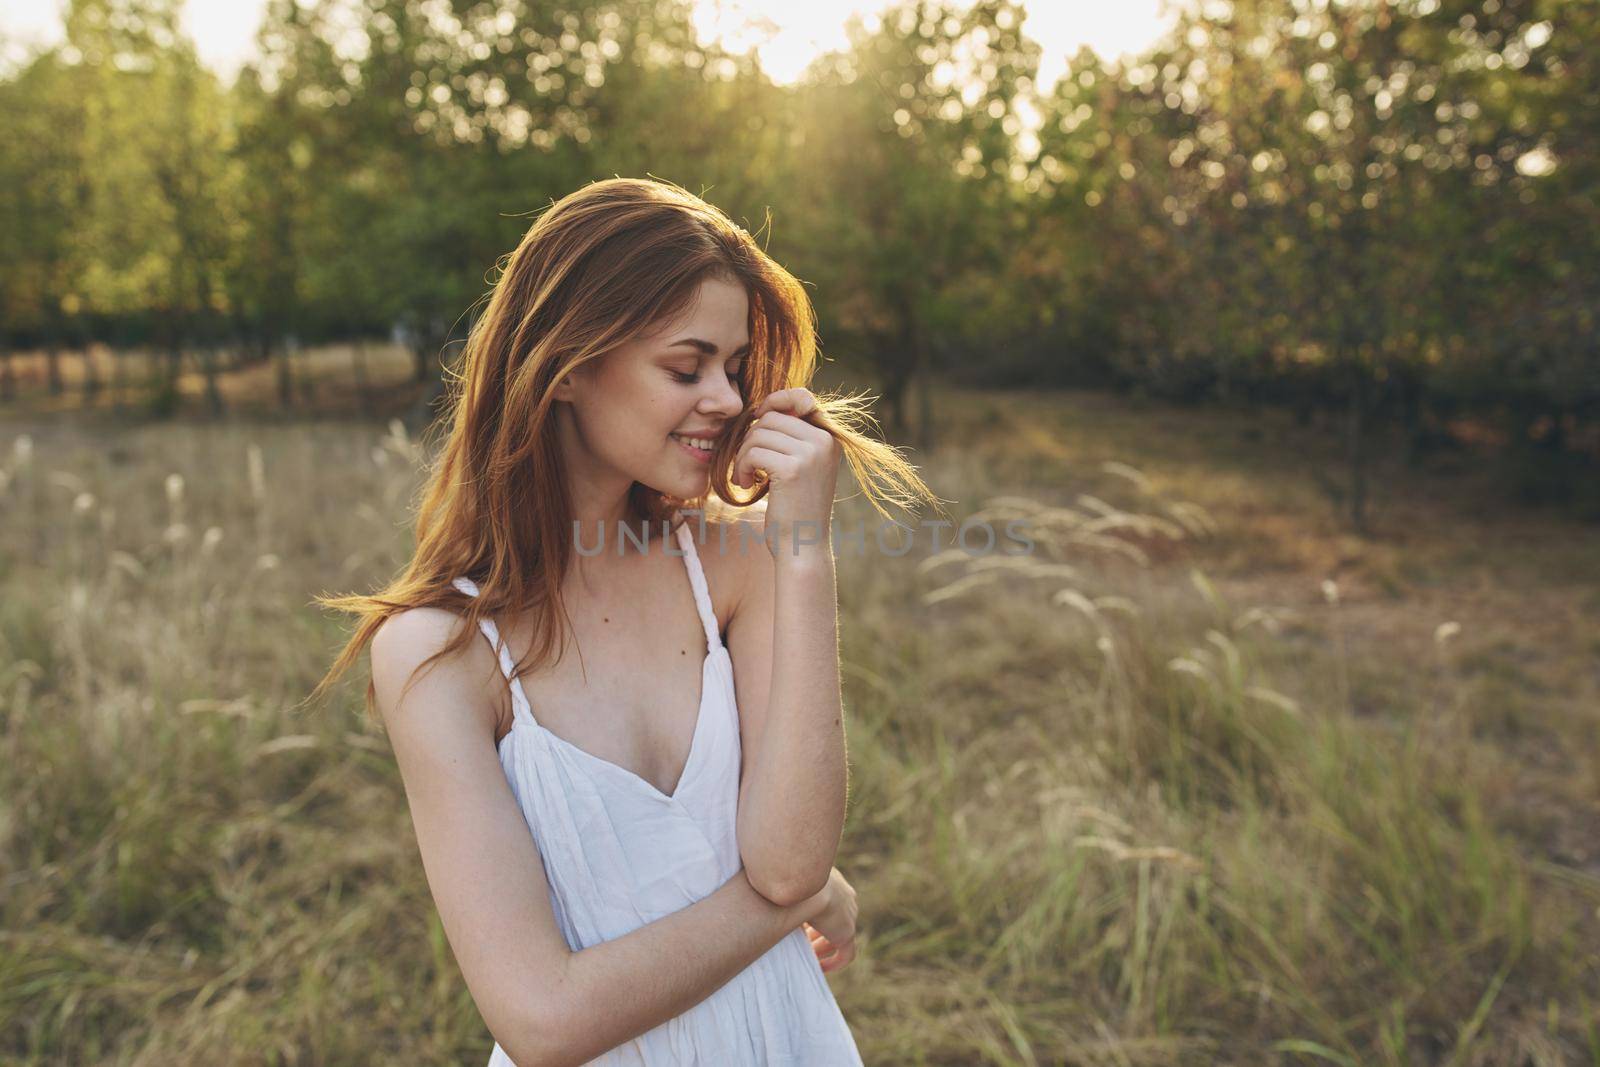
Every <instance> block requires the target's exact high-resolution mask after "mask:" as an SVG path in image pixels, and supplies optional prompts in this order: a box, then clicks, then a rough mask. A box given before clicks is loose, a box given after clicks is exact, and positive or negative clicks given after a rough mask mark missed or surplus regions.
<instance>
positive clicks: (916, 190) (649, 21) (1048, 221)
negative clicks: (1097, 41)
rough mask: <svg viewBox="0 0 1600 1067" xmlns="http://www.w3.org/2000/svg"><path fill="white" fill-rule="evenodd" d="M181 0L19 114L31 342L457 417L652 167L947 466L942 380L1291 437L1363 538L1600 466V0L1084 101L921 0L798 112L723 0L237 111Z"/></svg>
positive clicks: (828, 67)
mask: <svg viewBox="0 0 1600 1067" xmlns="http://www.w3.org/2000/svg"><path fill="white" fill-rule="evenodd" d="M178 6H179V5H177V4H175V3H174V2H173V0H73V2H72V3H71V4H70V5H69V6H68V9H67V12H66V16H67V17H66V40H65V42H64V43H63V44H62V45H61V46H60V47H57V48H53V49H49V50H47V51H44V52H41V53H39V54H37V55H35V56H32V57H30V58H29V59H28V60H27V61H26V62H24V63H22V64H21V65H20V66H18V67H17V68H16V69H15V70H14V71H13V72H12V73H11V74H10V75H9V76H8V77H6V78H5V79H4V80H0V105H3V106H0V136H3V137H4V139H5V142H6V143H7V144H8V145H9V146H13V148H12V151H10V152H8V153H7V155H6V157H5V158H4V159H3V160H0V177H3V178H4V182H3V187H4V188H5V189H6V194H5V195H4V196H3V197H0V251H3V252H4V255H0V332H3V334H4V337H3V338H0V345H3V346H9V347H11V348H19V347H20V348H30V347H39V346H44V347H51V346H55V347H66V348H74V347H77V346H81V345H82V344H83V343H85V342H87V341H90V340H99V341H104V342H106V343H108V344H111V345H113V346H116V347H119V348H121V347H125V346H129V345H138V346H141V347H150V348H155V349H158V350H171V349H174V348H185V349H187V348H190V347H193V346H197V345H201V346H203V345H212V344H221V345H224V346H225V347H229V348H232V349H237V350H243V351H248V352H251V353H255V354H256V355H257V357H258V358H259V357H266V356H268V355H271V354H272V353H274V352H279V353H283V352H288V351H292V350H295V349H296V348H297V346H300V345H304V344H306V343H310V342H313V341H316V340H327V339H345V338H351V337H373V336H380V335H385V334H389V333H390V332H391V330H395V329H398V330H399V331H400V335H401V336H403V337H404V338H405V340H406V342H407V343H408V344H409V345H410V346H411V347H412V349H413V351H414V357H415V367H416V375H417V377H418V380H419V381H423V382H428V381H436V380H437V378H438V376H439V373H440V370H439V362H440V358H441V353H442V351H443V349H444V346H445V345H446V344H447V343H448V341H449V340H450V339H451V338H454V337H460V336H462V334H463V331H464V330H465V328H466V325H467V323H468V322H469V321H470V318H471V315H472V313H473V309H474V307H475V306H476V302H477V301H478V300H479V298H480V297H482V296H483V295H484V293H485V291H486V289H487V286H488V283H489V281H490V280H491V278H492V275H493V267H494V265H495V263H496V261H497V260H498V259H499V257H501V256H503V255H504V254H505V253H506V252H507V251H508V250H509V248H510V247H511V246H512V245H514V243H515V242H516V240H517V239H518V237H519V236H520V234H521V233H522V232H523V231H524V230H525V229H526V227H527V226H528V225H529V224H530V221H531V218H532V216H533V215H534V214H536V213H537V212H538V211H539V210H540V209H541V208H543V207H544V206H546V205H547V204H548V203H549V202H550V201H551V200H552V199H554V198H558V197H560V196H562V195H563V194H565V193H566V192H568V191H570V190H572V189H574V188H576V187H577V186H579V185H581V184H582V183H584V182H586V181H590V180H594V179H597V178H602V177H606V176H609V175H611V174H629V175H641V174H650V173H653V174H656V175H659V176H661V177H664V178H668V179H671V180H673V181H675V182H678V183H680V184H682V185H684V186H686V187H688V188H691V189H692V190H694V191H697V192H704V193H705V195H707V196H709V197H711V198H712V199H714V200H715V201H717V202H718V203H719V204H720V205H721V206H723V207H724V208H725V209H727V210H728V211H729V213H730V214H732V215H733V216H734V217H735V218H738V219H742V220H745V221H746V223H747V225H748V226H749V228H751V229H752V230H757V229H765V230H766V233H767V238H768V244H769V248H770V250H771V251H772V252H773V253H774V254H775V255H776V256H778V257H779V258H780V259H781V260H783V261H784V262H785V263H786V264H787V265H789V266H790V267H792V268H793V269H794V270H795V271H796V272H797V273H798V274H799V275H800V276H802V277H803V278H805V279H806V281H807V282H808V283H809V284H811V285H813V286H814V293H815V297H816V300H817V303H818V304H819V310H820V312H821V321H822V324H823V326H822V329H823V340H824V346H825V351H826V354H827V357H828V358H829V359H832V360H834V361H835V362H837V363H839V364H840V365H842V366H847V367H848V368H850V370H851V371H852V373H854V374H856V375H857V376H869V377H871V378H872V379H875V382H876V384H877V385H878V386H879V387H880V388H881V395H882V397H883V400H884V403H885V406H886V408H887V416H888V418H887V423H888V425H889V427H890V429H891V430H892V431H894V432H895V433H897V434H903V433H905V432H906V431H907V430H908V429H909V428H910V427H911V426H912V424H913V423H917V424H918V427H917V428H918V431H919V443H921V444H923V445H927V444H928V443H930V440H929V434H930V432H931V428H932V423H933V422H934V421H936V417H935V416H934V414H933V412H932V410H931V406H930V404H931V402H930V400H929V396H930V393H929V391H928V390H927V389H926V388H923V389H920V390H918V389H916V388H915V387H916V386H918V385H919V384H920V385H924V386H925V385H926V384H927V382H928V379H929V378H930V377H932V376H934V375H942V376H948V377H950V378H953V379H954V380H956V381H958V382H966V383H971V384H984V385H997V384H1013V385H1043V386H1070V385H1085V384H1092V385H1114V386H1118V387H1121V388H1126V389H1128V390H1131V391H1135V392H1138V393H1141V394H1144V395H1160V396H1166V397H1171V398H1177V399H1183V400H1190V401H1196V402H1198V401H1209V400H1222V401H1226V402H1242V403H1278V404H1286V405H1290V406H1292V407H1294V408H1295V409H1296V410H1297V411H1299V412H1301V413H1302V414H1303V415H1304V416H1305V417H1306V418H1312V417H1315V416H1316V415H1318V414H1326V415H1327V416H1329V417H1331V418H1337V419H1338V420H1339V423H1340V425H1341V427H1342V428H1343V430H1344V432H1345V433H1346V434H1347V436H1348V438H1349V441H1350V444H1349V447H1348V449H1347V455H1346V456H1345V457H1344V459H1343V463H1344V465H1345V466H1346V467H1347V475H1346V477H1345V479H1344V484H1343V485H1342V486H1341V487H1339V488H1338V489H1337V490H1336V495H1337V497H1338V498H1339V499H1340V500H1342V501H1343V502H1344V503H1345V504H1346V506H1347V507H1348V508H1349V510H1350V511H1351V513H1352V516H1353V517H1354V518H1355V519H1356V520H1357V521H1358V522H1359V521H1361V517H1362V513H1363V508H1364V500H1365V497H1366V496H1367V488H1366V484H1365V483H1366V478H1367V476H1368V471H1369V468H1370V467H1371V466H1372V464H1371V458H1372V455H1373V453H1374V452H1376V451H1378V450H1380V449H1382V448H1384V447H1387V444H1386V443H1385V442H1386V441H1387V437H1386V435H1385V432H1384V431H1386V430H1387V429H1388V428H1391V427H1392V428H1394V429H1396V430H1398V440H1399V442H1400V447H1401V448H1402V449H1403V450H1404V451H1405V452H1406V454H1407V455H1408V456H1411V457H1412V458H1414V459H1420V458H1421V457H1422V455H1423V454H1424V453H1426V452H1427V451H1430V450H1434V449H1437V448H1439V447H1441V446H1446V445H1449V444H1450V443H1451V442H1452V441H1454V440H1455V439H1457V438H1462V439H1468V438H1470V439H1476V440H1489V441H1494V442H1496V443H1497V445H1499V446H1510V447H1511V448H1512V450H1513V451H1515V450H1516V449H1517V448H1519V447H1520V446H1522V445H1524V444H1531V445H1532V446H1534V451H1533V452H1530V453H1528V455H1532V456H1537V455H1541V454H1548V453H1542V452H1540V451H1539V449H1540V448H1542V447H1543V446H1544V445H1546V444H1549V445H1551V446H1552V447H1553V448H1554V449H1555V450H1556V451H1562V452H1567V453H1570V454H1575V455H1578V456H1583V457H1587V458H1588V459H1590V460H1591V461H1592V459H1593V457H1594V455H1595V449H1596V447H1597V446H1596V439H1597V435H1600V426H1597V423H1600V418H1597V416H1600V332H1597V323H1600V280H1597V279H1600V215H1597V213H1596V212H1595V210H1594V204H1595V203H1596V202H1597V201H1600V117H1597V116H1600V108H1596V107H1595V106H1594V100H1595V98H1596V95H1597V93H1600V59H1597V56H1600V53H1597V52H1596V51H1595V49H1594V48H1593V47H1592V43H1593V42H1594V41H1595V40H1597V39H1600V8H1597V7H1596V5H1594V4H1593V3H1592V2H1589V0H1359V2H1353V3H1343V4H1308V3H1301V2H1297V0H1233V2H1229V3H1217V2H1213V0H1204V2H1202V0H1194V2H1191V3H1187V4H1183V5H1180V7H1179V11H1178V18H1177V20H1176V23H1175V26H1174V28H1173V29H1172V31H1171V32H1170V33H1169V34H1168V35H1167V36H1166V37H1165V38H1163V39H1162V40H1159V41H1157V42H1155V43H1154V44H1152V45H1151V46H1150V47H1149V48H1148V49H1147V50H1146V51H1145V53H1144V54H1142V55H1138V56H1133V57H1129V58H1126V59H1124V60H1107V59H1104V58H1102V57H1099V56H1097V55H1095V54H1094V53H1093V52H1092V51H1089V50H1088V49H1084V50H1082V51H1080V53H1079V54H1078V55H1076V56H1074V57H1072V59H1071V62H1070V64H1069V68H1068V70H1067V72H1066V74H1065V76H1064V77H1062V78H1061V79H1060V80H1059V81H1058V82H1057V83H1056V84H1055V85H1053V86H1048V87H1046V86H1041V85H1038V84H1036V78H1037V71H1038V66H1039V59H1040V54H1039V46H1038V45H1037V43H1035V42H1034V41H1033V40H1031V39H1030V38H1029V36H1028V34H1027V32H1026V28H1027V27H1026V21H1025V16H1026V11H1025V8H1024V6H1023V5H1021V4H1019V3H1017V2H1016V0H981V2H978V3H974V4H970V5H966V4H963V5H959V6H958V5H955V4H953V3H947V2H944V0H900V2H899V3H897V4H895V5H892V6H890V7H889V8H887V9H885V10H884V11H883V12H881V13H880V14H878V15H875V16H873V17H871V18H868V19H865V20H858V21H857V22H856V23H855V25H854V26H853V28H852V31H851V36H850V40H849V43H848V45H847V46H846V47H845V48H844V49H843V50H841V51H839V52H837V53H832V54H828V55H825V56H822V57H819V58H818V59H817V60H816V61H815V62H813V64H812V65H811V67H810V68H809V69H808V70H807V71H806V72H805V74H804V76H803V77H802V78H801V79H800V80H799V81H798V82H797V83H796V84H793V85H775V84H773V83H772V81H771V80H770V79H769V78H768V77H767V75H766V74H765V73H764V72H763V71H762V70H761V69H760V67H759V65H758V64H757V62H756V60H755V59H754V58H752V57H751V56H748V55H730V54H727V53H725V52H724V51H723V50H722V49H721V48H719V47H718V46H716V45H702V44H700V43H699V42H698V40H697V38H696V33H695V30H694V26H693V22H692V20H691V9H690V6H689V4H688V3H687V0H623V2H621V3H611V2H608V3H598V2H592V0H579V2H577V3H571V4H562V5H553V4H550V3H545V2H532V3H515V4H513V3H509V2H506V0H495V2H488V0H485V2H479V3H470V4H468V3H462V4H454V5H439V4H432V3H425V2H423V0H357V2H355V3H350V2H347V0H314V2H305V0H300V2H296V0H273V2H272V3H270V4H269V5H268V7H267V11H266V18H265V23H264V25H263V27H262V30H261V34H260V38H259V42H258V43H259V53H260V55H259V57H258V58H257V59H256V60H255V61H254V62H252V63H251V64H250V65H248V66H246V67H245V69H244V70H243V72H242V74H241V75H240V77H239V78H238V80H237V82H236V83H235V84H233V85H232V86H231V87H229V86H224V85H222V84H221V83H220V82H219V81H218V80H217V78H216V77H215V76H214V75H213V74H212V73H211V72H209V71H208V70H206V69H205V68H203V67H202V66H201V65H200V64H199V63H198V61H197V60H196V57H195V54H194V50H193V48H192V46H191V44H190V43H189V42H188V41H187V40H185V39H184V38H183V36H182V34H181V32H180V29H179V26H178V20H177V15H176V12H177V10H178ZM352 30H353V31H354V32H353V33H352ZM1033 116H1036V119H1035V118H1033ZM1025 120H1029V121H1025ZM284 358H285V361H287V357H284ZM57 388H59V385H57ZM280 394H281V399H282V403H284V404H285V405H291V404H292V403H294V400H295V397H296V395H297V393H296V387H295V384H294V381H293V373H292V371H290V370H287V369H286V370H285V371H284V372H283V373H282V375H281V376H280ZM914 409H915V414H916V417H915V418H913V417H912V414H913V411H914ZM1516 469H1517V464H1516V463H1513V464H1510V465H1509V466H1508V467H1507V470H1508V471H1509V472H1515V470H1516ZM1570 471H1571V467H1569V465H1568V464H1566V463H1562V462H1551V463H1550V464H1548V465H1545V466H1543V467H1542V468H1541V469H1540V470H1539V471H1537V472H1534V473H1533V474H1532V476H1522V475H1516V474H1514V473H1513V480H1514V482H1515V484H1518V485H1522V486H1537V484H1538V483H1540V482H1541V481H1544V482H1551V483H1558V484H1554V485H1553V486H1552V487H1551V488H1550V489H1542V488H1541V489H1537V490H1536V492H1537V493H1538V495H1539V496H1540V497H1541V498H1542V499H1554V500H1568V499H1570V495H1569V494H1568V493H1565V492H1563V491H1562V485H1570V483H1571V482H1572V480H1573V477H1572V474H1571V473H1570ZM1577 506H1580V507H1581V506H1583V505H1582V502H1581V501H1578V502H1577Z"/></svg>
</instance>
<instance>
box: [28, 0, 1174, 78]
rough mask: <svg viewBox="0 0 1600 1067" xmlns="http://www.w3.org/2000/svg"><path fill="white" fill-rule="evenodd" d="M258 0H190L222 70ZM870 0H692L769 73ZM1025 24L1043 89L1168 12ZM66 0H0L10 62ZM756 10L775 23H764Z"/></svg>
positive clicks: (1135, 41) (1119, 1)
mask: <svg viewBox="0 0 1600 1067" xmlns="http://www.w3.org/2000/svg"><path fill="white" fill-rule="evenodd" d="M264 6H265V2H264V0H188V3H187V4H186V5H185V7H184V26H185V29H186V30H187V31H188V33H189V35H190V36H191V37H192V38H193V39H194V41H195V45H196V46H197V47H198V48H199V50H200V56H201V58H202V59H203V60H204V61H205V62H206V63H207V64H208V65H209V66H210V67H211V68H212V69H214V70H216V71H218V72H219V73H221V74H222V75H223V76H224V77H225V78H227V79H228V80H230V81H231V80H232V78H233V75H234V74H235V73H236V72H237V71H238V69H239V67H240V65H241V64H242V63H244V61H245V60H246V59H248V58H249V57H250V55H251V53H252V52H253V51H254V47H255V35H256V28H257V27H258V26H259V25H260V24H261V12H262V9H263V7H264ZM882 6H883V5H882V4H878V3H873V2H872V0H809V2H808V3H805V4H797V3H793V2H792V0H698V10H697V13H696V19H695V21H696V25H697V26H698V27H699V30H700V33H701V38H702V40H710V39H713V38H716V37H721V39H722V40H723V42H724V44H725V46H726V47H728V48H729V49H731V50H733V51H736V52H743V51H746V50H748V49H749V48H750V47H752V46H754V47H756V48H757V51H758V53H759V54H760V56H761V66H762V68H763V69H764V70H766V71H767V72H768V74H769V75H770V76H771V77H772V78H773V80H774V81H778V82H785V81H792V80H794V79H795V78H796V77H798V76H799V74H800V71H801V70H802V69H803V68H804V67H805V65H806V64H807V63H808V62H810V60H811V59H812V58H813V57H814V56H817V55H820V54H821V53H823V52H826V51H829V50H832V49H838V48H843V47H844V46H845V44H846V41H845V34H844V24H845V20H846V19H847V18H848V17H849V16H850V15H851V14H852V13H855V12H862V13H865V12H869V11H877V10H881V8H882ZM1029 6H1030V8H1031V9H1034V10H1030V12H1029V14H1028V16H1027V19H1026V21H1025V22H1024V24H1023V27H1022V28H1023V31H1024V32H1025V33H1027V35H1028V36H1029V37H1031V38H1032V39H1034V40H1035V41H1038V42H1039V43H1040V44H1041V45H1042V46H1043V48H1044V54H1043V57H1042V59H1041V61H1040V69H1039V81H1040V83H1041V85H1040V87H1041V88H1042V89H1045V90H1048V89H1049V87H1050V86H1051V85H1053V84H1054V83H1055V80H1056V78H1057V77H1059V76H1060V74H1061V71H1062V68H1063V67H1064V66H1065V63H1066V59H1067V57H1068V56H1070V55H1071V54H1072V53H1074V52H1076V51H1077V50H1078V47H1079V46H1080V45H1083V44H1087V45H1089V47H1091V48H1093V49H1094V50H1095V51H1096V52H1097V53H1098V54H1100V55H1101V56H1104V57H1107V58H1110V57H1113V56H1117V55H1121V54H1125V53H1131V52H1137V51H1139V50H1141V49H1142V48H1143V47H1144V46H1145V45H1147V44H1149V43H1150V42H1151V41H1153V40H1154V39H1155V38H1156V36H1157V34H1158V33H1159V32H1160V31H1161V29H1162V28H1163V27H1164V26H1165V25H1166V24H1167V23H1168V22H1169V21H1170V16H1169V15H1168V14H1167V13H1166V7H1167V5H1166V4H1165V3H1163V2H1162V0H1034V2H1033V3H1032V4H1030V5H1029ZM64 7H65V4H64V2H62V0H55V2H51V0H0V49H3V54H4V58H5V60H6V62H7V64H8V65H9V64H11V63H14V62H16V60H17V59H19V58H21V54H22V52H23V50H24V48H25V47H26V46H27V45H29V44H34V43H40V44H42V43H47V42H52V41H56V40H59V39H60V37H61V14H60V12H61V10H62V9H63V8H64ZM762 20H770V21H771V23H775V24H777V25H775V26H771V27H769V28H770V29H776V31H777V32H776V33H771V32H768V29H764V28H763V21H762Z"/></svg>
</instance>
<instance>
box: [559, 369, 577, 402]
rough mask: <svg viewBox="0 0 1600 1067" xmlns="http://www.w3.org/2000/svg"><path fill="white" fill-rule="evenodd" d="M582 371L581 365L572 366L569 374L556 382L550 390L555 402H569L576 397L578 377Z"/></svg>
mask: <svg viewBox="0 0 1600 1067" xmlns="http://www.w3.org/2000/svg"><path fill="white" fill-rule="evenodd" d="M583 372H584V368H583V367H574V368H573V370H572V372H571V373H570V374H567V375H566V376H565V377H563V378H562V379H561V380H560V381H558V382H556V385H555V388H554V389H553V390H552V395H554V397H555V400H556V403H558V404H563V403H565V404H570V403H572V402H573V401H574V400H576V399H577V398H578V379H579V378H581V377H582V376H583Z"/></svg>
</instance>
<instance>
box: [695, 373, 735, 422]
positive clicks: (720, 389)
mask: <svg viewBox="0 0 1600 1067" xmlns="http://www.w3.org/2000/svg"><path fill="white" fill-rule="evenodd" d="M709 377H710V378H711V379H712V380H713V385H712V386H711V388H710V392H709V395H708V396H707V397H705V398H702V399H701V401H700V403H699V404H698V405H697V409H698V410H699V412H700V413H701V414H702V415H722V416H723V417H724V418H730V419H731V418H732V417H733V416H735V415H737V414H739V412H741V411H743V410H744V396H743V395H742V394H741V393H740V392H739V386H738V383H737V382H735V381H734V380H733V379H731V378H729V377H728V376H727V375H726V374H720V373H719V374H712V375H709Z"/></svg>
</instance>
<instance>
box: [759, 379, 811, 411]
mask: <svg viewBox="0 0 1600 1067" xmlns="http://www.w3.org/2000/svg"><path fill="white" fill-rule="evenodd" d="M815 410H817V397H816V394H815V393H813V392H812V391H811V390H809V389H805V388H802V387H801V386H795V387H794V388H791V389H779V390H777V391H776V392H771V393H768V394H767V395H766V396H765V397H764V398H762V401H761V403H760V405H759V406H757V408H756V416H755V417H756V418H760V417H761V416H762V415H763V414H764V413H766V412H767V411H787V412H790V413H792V414H794V415H796V416H798V417H800V418H805V417H806V416H807V415H809V414H811V413H812V412H813V411H815Z"/></svg>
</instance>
